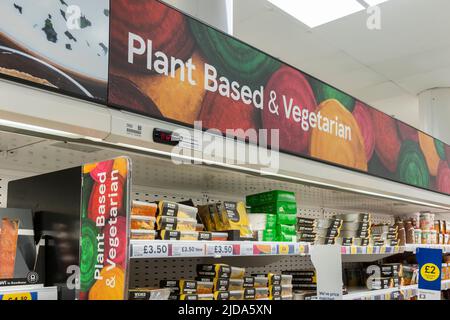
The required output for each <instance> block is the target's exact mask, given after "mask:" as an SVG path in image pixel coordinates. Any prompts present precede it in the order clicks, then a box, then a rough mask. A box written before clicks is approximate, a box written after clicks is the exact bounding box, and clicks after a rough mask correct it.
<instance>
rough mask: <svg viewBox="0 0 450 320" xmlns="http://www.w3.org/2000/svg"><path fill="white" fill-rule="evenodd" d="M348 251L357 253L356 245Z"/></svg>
mask: <svg viewBox="0 0 450 320" xmlns="http://www.w3.org/2000/svg"><path fill="white" fill-rule="evenodd" d="M350 253H351V254H357V253H358V248H357V247H351V250H350Z"/></svg>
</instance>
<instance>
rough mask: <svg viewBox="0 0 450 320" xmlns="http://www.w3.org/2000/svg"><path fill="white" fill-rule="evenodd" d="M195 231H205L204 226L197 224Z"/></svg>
mask: <svg viewBox="0 0 450 320" xmlns="http://www.w3.org/2000/svg"><path fill="white" fill-rule="evenodd" d="M195 231H199V232H200V231H205V226H204V225H203V224H201V223H197V225H196V226H195Z"/></svg>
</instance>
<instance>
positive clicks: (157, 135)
mask: <svg viewBox="0 0 450 320" xmlns="http://www.w3.org/2000/svg"><path fill="white" fill-rule="evenodd" d="M153 141H154V142H156V143H161V144H167V145H170V146H176V145H178V143H179V142H180V137H179V136H178V135H177V134H174V133H173V132H172V131H168V130H163V129H153Z"/></svg>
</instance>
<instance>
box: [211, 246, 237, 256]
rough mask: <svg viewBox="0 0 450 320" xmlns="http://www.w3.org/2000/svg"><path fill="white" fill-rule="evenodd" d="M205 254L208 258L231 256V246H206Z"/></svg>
mask: <svg viewBox="0 0 450 320" xmlns="http://www.w3.org/2000/svg"><path fill="white" fill-rule="evenodd" d="M206 254H207V255H208V256H232V255H233V245H232V244H207V245H206Z"/></svg>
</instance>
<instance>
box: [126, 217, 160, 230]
mask: <svg viewBox="0 0 450 320" xmlns="http://www.w3.org/2000/svg"><path fill="white" fill-rule="evenodd" d="M155 223H156V218H154V217H147V216H131V230H155Z"/></svg>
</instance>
